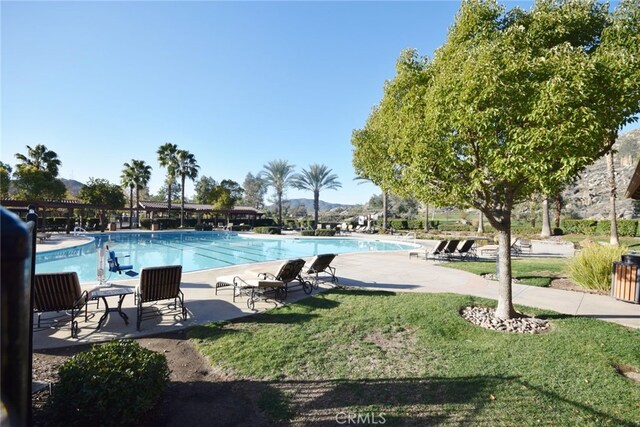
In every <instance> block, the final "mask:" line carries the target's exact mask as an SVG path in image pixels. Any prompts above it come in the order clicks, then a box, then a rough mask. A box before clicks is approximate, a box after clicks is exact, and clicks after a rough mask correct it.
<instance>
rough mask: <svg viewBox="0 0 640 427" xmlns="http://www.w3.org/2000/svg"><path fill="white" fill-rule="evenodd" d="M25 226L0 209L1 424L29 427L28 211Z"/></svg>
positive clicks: (31, 249) (32, 228)
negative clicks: (2, 407) (4, 415)
mask: <svg viewBox="0 0 640 427" xmlns="http://www.w3.org/2000/svg"><path fill="white" fill-rule="evenodd" d="M31 208H32V207H31V206H30V209H29V214H28V215H27V218H28V219H29V220H30V222H29V223H27V224H25V223H24V222H22V221H21V220H20V218H19V217H17V216H16V215H14V214H13V213H11V212H9V211H8V210H6V209H4V208H1V207H0V225H1V230H2V232H1V233H0V236H1V242H0V254H1V262H2V269H1V270H0V271H1V274H0V280H1V282H2V286H0V290H1V296H0V315H1V316H2V319H1V324H2V328H1V330H2V333H1V340H0V341H1V344H0V347H1V351H0V354H1V360H2V364H1V373H0V378H1V381H0V382H1V398H2V404H3V406H4V407H5V408H6V419H5V418H4V417H3V419H2V425H3V426H4V425H5V423H7V424H6V425H9V426H30V425H31V418H32V417H31V411H32V408H31V368H32V351H33V348H32V338H33V332H32V331H33V330H32V326H33V317H32V312H33V300H32V295H33V293H32V286H33V280H34V271H35V270H34V266H35V239H36V231H37V214H36V213H35V209H31Z"/></svg>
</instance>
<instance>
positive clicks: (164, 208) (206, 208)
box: [134, 201, 264, 225]
mask: <svg viewBox="0 0 640 427" xmlns="http://www.w3.org/2000/svg"><path fill="white" fill-rule="evenodd" d="M138 208H139V209H140V210H142V211H144V212H145V213H146V215H147V217H148V218H150V219H153V218H154V216H155V215H157V214H163V213H166V212H168V211H169V206H168V204H167V202H149V201H140V202H138ZM134 209H135V208H134ZM184 211H185V213H187V214H189V215H196V216H197V218H198V222H200V221H201V219H202V215H203V214H209V215H214V216H215V217H217V216H218V215H220V216H224V217H226V218H229V221H231V222H236V221H243V222H244V221H246V222H248V223H249V224H251V225H253V223H254V221H255V220H256V219H258V218H260V217H261V216H263V215H264V212H261V211H259V210H257V209H255V208H252V207H250V206H234V207H233V208H231V209H214V207H213V206H212V205H210V204H204V203H185V204H184ZM171 212H180V203H172V204H171Z"/></svg>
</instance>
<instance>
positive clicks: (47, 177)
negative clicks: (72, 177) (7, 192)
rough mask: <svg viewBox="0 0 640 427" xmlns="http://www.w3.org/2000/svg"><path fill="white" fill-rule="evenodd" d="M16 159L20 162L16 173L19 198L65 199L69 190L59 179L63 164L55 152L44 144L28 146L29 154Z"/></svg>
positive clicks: (18, 154)
mask: <svg viewBox="0 0 640 427" xmlns="http://www.w3.org/2000/svg"><path fill="white" fill-rule="evenodd" d="M16 159H18V161H19V162H20V163H18V164H17V165H16V172H15V173H14V179H15V186H16V190H17V196H18V198H21V199H24V200H43V199H62V198H64V197H65V195H66V193H67V189H66V187H65V185H64V183H63V182H62V181H61V180H59V179H58V178H57V177H58V170H59V167H60V165H61V164H62V162H61V161H60V159H58V155H57V154H56V152H55V151H51V150H48V149H47V147H45V146H44V145H42V144H39V145H36V146H35V147H34V148H31V147H30V146H28V145H27V154H26V155H24V154H21V153H17V154H16Z"/></svg>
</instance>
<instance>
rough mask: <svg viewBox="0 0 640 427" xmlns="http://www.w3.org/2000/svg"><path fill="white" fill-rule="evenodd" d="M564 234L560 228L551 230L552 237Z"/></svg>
mask: <svg viewBox="0 0 640 427" xmlns="http://www.w3.org/2000/svg"><path fill="white" fill-rule="evenodd" d="M563 234H564V232H563V231H562V228H554V229H553V235H554V236H562V235H563Z"/></svg>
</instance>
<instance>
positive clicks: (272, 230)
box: [253, 227, 281, 234]
mask: <svg viewBox="0 0 640 427" xmlns="http://www.w3.org/2000/svg"><path fill="white" fill-rule="evenodd" d="M253 231H254V232H256V233H258V234H281V231H280V227H254V228H253Z"/></svg>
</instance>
